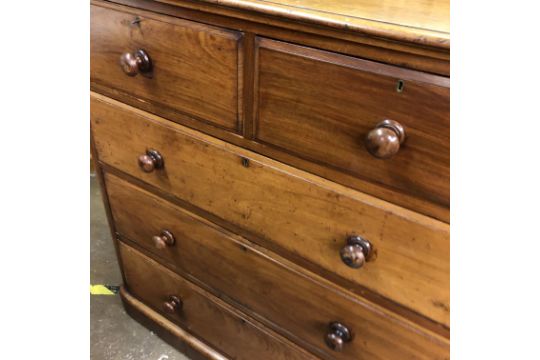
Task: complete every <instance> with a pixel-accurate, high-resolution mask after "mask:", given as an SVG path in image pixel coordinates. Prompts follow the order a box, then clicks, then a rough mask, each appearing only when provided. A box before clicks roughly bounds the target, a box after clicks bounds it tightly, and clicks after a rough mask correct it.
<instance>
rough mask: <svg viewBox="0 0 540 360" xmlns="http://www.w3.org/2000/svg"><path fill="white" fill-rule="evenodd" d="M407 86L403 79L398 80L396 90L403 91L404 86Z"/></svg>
mask: <svg viewBox="0 0 540 360" xmlns="http://www.w3.org/2000/svg"><path fill="white" fill-rule="evenodd" d="M404 87H405V82H404V81H403V80H398V82H397V85H396V91H397V92H399V93H400V92H403V88H404Z"/></svg>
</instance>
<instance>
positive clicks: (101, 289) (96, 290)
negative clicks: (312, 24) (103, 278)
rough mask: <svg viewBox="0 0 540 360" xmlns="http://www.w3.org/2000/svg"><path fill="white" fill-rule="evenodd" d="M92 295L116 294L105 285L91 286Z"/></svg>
mask: <svg viewBox="0 0 540 360" xmlns="http://www.w3.org/2000/svg"><path fill="white" fill-rule="evenodd" d="M90 295H114V293H113V292H112V291H111V290H109V289H107V288H106V287H105V286H104V285H90Z"/></svg>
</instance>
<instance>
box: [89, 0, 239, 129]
mask: <svg viewBox="0 0 540 360" xmlns="http://www.w3.org/2000/svg"><path fill="white" fill-rule="evenodd" d="M121 9H123V10H122V11H118V10H115V9H111V8H108V7H102V6H98V5H93V6H91V27H92V31H91V39H90V53H91V61H90V78H91V81H92V82H93V83H97V84H101V85H105V86H108V87H111V88H113V89H115V90H117V91H120V92H122V93H125V94H128V95H130V96H131V97H132V98H134V99H138V100H139V101H142V102H144V103H151V104H152V105H154V106H156V107H158V108H159V107H165V108H167V109H172V110H174V111H178V112H180V113H182V114H185V115H188V116H192V117H195V118H196V119H198V120H201V121H205V122H209V123H211V124H213V125H216V126H219V127H222V128H226V129H229V130H233V131H237V130H239V128H240V119H239V115H238V114H239V111H238V109H239V91H240V89H239V87H240V84H241V72H240V68H239V64H240V63H241V60H240V55H239V48H240V41H241V38H242V36H241V33H239V32H235V31H232V30H225V29H221V28H217V27H213V26H208V25H203V24H199V23H195V22H192V21H186V20H180V19H176V18H172V17H167V16H162V15H157V14H152V13H149V12H144V11H141V10H137V9H130V8H127V7H121ZM138 50H143V51H144V52H146V54H147V55H148V57H149V58H150V63H151V65H150V72H146V73H145V72H143V71H144V68H143V70H140V71H139V70H134V71H135V72H137V71H138V72H139V73H138V74H136V75H135V76H128V75H126V74H125V73H124V71H123V68H122V67H121V66H120V58H121V56H123V55H124V56H125V54H130V56H131V57H132V58H133V59H137V58H136V55H137V53H136V52H137V51H138ZM135 69H137V67H136V66H135ZM131 75H133V74H131Z"/></svg>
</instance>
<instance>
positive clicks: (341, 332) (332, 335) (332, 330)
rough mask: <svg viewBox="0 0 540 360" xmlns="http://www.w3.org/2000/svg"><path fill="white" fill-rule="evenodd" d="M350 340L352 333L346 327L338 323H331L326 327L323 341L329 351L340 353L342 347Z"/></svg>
mask: <svg viewBox="0 0 540 360" xmlns="http://www.w3.org/2000/svg"><path fill="white" fill-rule="evenodd" d="M351 340H352V333H351V330H349V328H348V327H347V326H346V325H343V324H342V323H340V322H332V323H330V324H329V325H328V333H327V334H326V337H325V341H326V345H328V347H329V348H330V349H331V350H333V351H338V352H341V351H342V350H343V346H344V345H345V344H346V343H348V342H350V341H351Z"/></svg>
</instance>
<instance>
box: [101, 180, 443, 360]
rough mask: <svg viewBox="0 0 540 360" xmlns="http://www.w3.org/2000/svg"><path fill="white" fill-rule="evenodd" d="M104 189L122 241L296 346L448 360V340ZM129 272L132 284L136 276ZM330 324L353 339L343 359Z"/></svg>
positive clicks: (120, 186) (137, 196) (124, 185)
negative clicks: (330, 338)
mask: <svg viewBox="0 0 540 360" xmlns="http://www.w3.org/2000/svg"><path fill="white" fill-rule="evenodd" d="M106 187H107V193H108V195H109V200H110V204H111V208H112V213H113V218H114V224H115V228H116V230H117V231H118V233H119V234H120V236H121V237H123V238H127V239H131V240H133V241H135V242H136V243H137V244H139V245H140V246H142V247H143V248H145V249H146V250H148V251H150V252H152V253H154V254H155V255H157V256H159V257H160V259H163V261H165V262H167V263H169V264H172V265H173V266H175V267H176V268H177V269H179V270H181V271H182V272H183V273H187V274H189V275H191V276H194V277H195V278H197V279H199V280H200V281H202V282H204V283H205V284H207V285H209V286H210V287H212V288H214V289H216V290H217V291H218V293H220V294H225V295H227V296H229V297H230V298H232V299H234V300H236V301H237V302H238V303H240V304H242V305H243V306H246V307H247V308H249V310H250V311H252V312H253V313H256V314H258V315H260V316H263V317H264V318H266V319H267V320H268V321H270V322H272V323H274V324H275V325H276V326H277V327H278V328H282V329H284V330H285V331H286V333H288V334H292V336H293V337H295V338H296V339H297V340H298V341H300V342H301V343H300V345H304V344H303V343H302V342H307V343H308V344H309V345H308V346H310V347H311V348H314V351H315V352H317V351H318V352H320V355H321V356H323V357H325V358H328V359H398V358H399V359H426V360H427V359H429V360H434V359H444V358H447V357H448V342H447V340H445V339H442V338H440V337H438V336H435V335H433V334H429V333H427V332H425V331H423V330H422V329H420V328H419V327H417V326H415V325H412V324H410V323H409V322H407V321H405V320H402V319H400V318H399V317H397V316H395V315H393V314H391V313H390V312H388V311H386V310H383V309H380V308H378V307H376V306H374V305H373V304H370V303H367V302H365V301H363V300H361V299H360V298H357V297H351V296H350V295H347V294H346V293H344V292H342V291H340V290H339V289H338V288H337V287H335V286H332V285H331V284H329V283H327V282H324V281H322V282H320V279H319V280H313V279H312V278H311V276H309V277H308V275H306V272H305V271H303V270H302V269H300V268H299V267H297V266H295V265H293V264H292V263H290V262H288V261H286V260H284V259H282V258H281V257H279V256H277V255H275V254H273V253H271V252H269V251H266V250H264V249H262V248H260V247H257V246H256V245H253V244H251V243H249V242H247V241H246V240H245V239H242V238H240V237H238V236H235V235H233V234H231V233H229V232H227V231H225V230H224V229H221V228H219V227H217V226H215V225H213V224H211V223H209V222H208V221H206V220H204V219H201V218H200V217H197V216H195V215H193V214H190V213H188V212H187V211H185V210H183V209H181V208H179V207H176V206H174V205H173V204H171V203H168V202H167V201H165V200H162V199H160V198H159V197H157V196H155V195H152V194H150V193H148V192H146V191H143V190H141V189H139V188H137V187H135V186H134V185H131V184H130V183H128V182H125V181H123V180H121V179H119V178H117V177H115V176H113V175H107V176H106ZM164 232H165V234H167V232H168V234H170V235H167V236H169V239H173V242H169V244H168V245H166V244H164V243H163V242H162V241H165V240H167V238H166V237H163V233H164ZM156 236H157V238H156ZM161 237H163V238H162V239H161V240H160V238H161ZM124 265H125V264H124ZM125 266H126V265H125ZM126 271H127V273H128V281H129V280H130V279H129V273H130V272H132V271H133V270H131V269H129V267H128V269H127V270H126ZM137 271H138V272H140V273H143V274H146V273H150V274H146V275H145V276H146V278H148V279H151V278H152V274H151V272H152V271H153V270H152V269H151V268H146V266H145V265H144V266H139V267H138V270H137ZM156 286H159V285H156ZM332 322H339V323H342V324H344V325H345V326H347V327H348V328H349V329H350V331H351V332H352V333H353V334H354V337H353V339H352V340H351V341H350V342H348V343H346V344H345V345H344V347H343V351H342V352H332V351H331V350H329V349H328V348H327V346H326V345H325V341H324V338H325V335H326V334H327V333H328V332H329V329H328V325H329V324H330V323H332Z"/></svg>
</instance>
